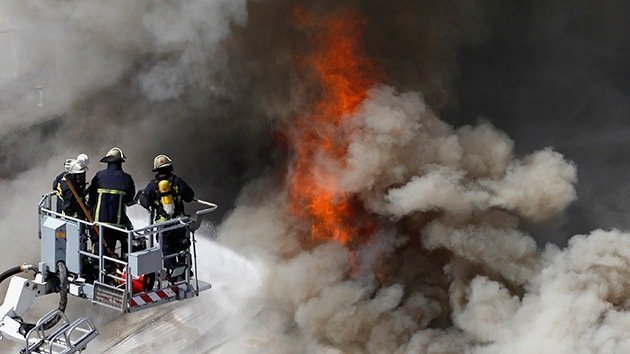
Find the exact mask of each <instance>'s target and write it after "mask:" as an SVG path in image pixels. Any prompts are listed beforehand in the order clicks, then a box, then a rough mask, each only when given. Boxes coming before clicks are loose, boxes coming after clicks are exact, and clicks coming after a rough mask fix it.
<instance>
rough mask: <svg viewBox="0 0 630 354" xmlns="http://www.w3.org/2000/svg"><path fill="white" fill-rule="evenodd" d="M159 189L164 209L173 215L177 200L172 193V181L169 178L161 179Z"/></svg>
mask: <svg viewBox="0 0 630 354" xmlns="http://www.w3.org/2000/svg"><path fill="white" fill-rule="evenodd" d="M158 190H159V191H160V203H161V204H162V207H163V208H164V211H165V212H166V213H167V214H168V215H169V216H172V215H173V214H174V213H175V202H174V201H173V194H172V193H171V183H170V182H169V181H168V180H161V181H160V182H159V183H158Z"/></svg>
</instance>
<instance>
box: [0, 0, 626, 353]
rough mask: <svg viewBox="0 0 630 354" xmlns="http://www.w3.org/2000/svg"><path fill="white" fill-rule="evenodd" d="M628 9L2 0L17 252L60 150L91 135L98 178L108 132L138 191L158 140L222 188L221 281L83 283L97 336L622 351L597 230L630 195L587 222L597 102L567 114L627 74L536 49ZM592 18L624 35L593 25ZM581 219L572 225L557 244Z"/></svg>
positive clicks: (3, 117)
mask: <svg viewBox="0 0 630 354" xmlns="http://www.w3.org/2000/svg"><path fill="white" fill-rule="evenodd" d="M554 4H555V3H554ZM611 6H612V5H611ZM569 7H570V8H569ZM576 9H577V10H576ZM580 9H588V10H589V11H591V12H589V13H592V14H591V15H585V14H584V13H582V12H580V11H581V10H580ZM616 14H617V12H616V11H614V10H612V9H610V8H609V7H607V6H602V7H601V8H599V9H593V8H592V6H590V5H585V3H583V2H579V4H577V5H575V7H573V6H567V5H562V4H555V5H553V4H552V5H549V4H547V3H545V4H542V2H539V1H535V2H533V4H532V5H518V6H517V5H513V4H509V3H507V2H501V1H472V2H471V1H450V2H444V1H437V0H422V1H413V0H402V1H397V2H394V3H392V2H386V1H376V0H369V1H358V0H349V1H344V2H343V4H339V2H338V1H295V0H260V1H221V0H218V1H212V0H186V1H175V2H174V1H166V0H163V1H152V2H147V1H135V2H130V1H123V0H117V1H109V2H101V1H96V0H82V1H78V0H70V1H44V0H34V1H28V2H23V1H17V0H9V1H5V2H3V3H2V4H1V5H0V36H9V35H10V36H12V37H0V50H10V51H11V53H12V54H11V58H17V59H15V60H13V59H6V58H3V59H2V60H0V107H1V108H2V109H1V110H0V121H1V122H2V123H1V126H0V133H2V134H3V136H5V137H6V139H3V141H2V142H0V147H1V150H0V156H2V157H3V159H2V160H3V161H0V178H2V181H1V183H0V185H1V186H2V187H3V188H2V189H1V190H0V200H3V201H4V202H3V204H0V212H1V213H2V215H3V219H2V220H0V229H2V230H4V232H3V233H2V234H1V235H0V238H1V239H2V240H4V241H5V242H7V244H10V245H11V250H9V251H5V252H3V257H4V258H3V259H4V260H5V262H3V264H4V265H5V266H6V267H10V266H13V265H14V264H15V263H21V262H25V261H26V262H37V260H38V254H37V248H36V247H32V245H33V243H34V242H35V241H36V239H35V237H34V236H33V235H35V234H36V225H35V224H33V223H29V222H25V221H24V220H27V219H28V220H35V217H34V215H33V217H32V218H31V217H28V215H29V213H32V212H33V210H34V205H35V204H36V203H37V201H38V198H39V196H40V195H41V194H42V193H44V192H45V191H48V190H49V188H50V186H49V185H50V181H52V179H53V178H54V176H55V175H56V174H57V173H58V172H60V170H61V167H62V164H63V160H64V159H65V158H69V157H74V156H76V155H77V154H78V153H79V152H86V153H88V154H89V155H90V156H91V157H92V164H91V165H90V172H89V174H88V175H89V176H90V174H91V173H93V172H94V171H96V170H98V169H99V167H100V166H98V162H96V161H98V158H99V157H100V156H101V154H103V153H104V152H105V151H107V149H108V148H110V147H111V146H119V147H121V148H122V149H123V150H124V151H125V153H126V154H127V155H128V161H127V163H126V164H125V169H126V170H127V171H129V172H130V173H131V174H132V175H133V176H134V178H135V179H136V184H137V187H138V188H141V187H143V186H144V183H145V182H146V181H148V179H149V178H150V176H151V172H150V170H151V167H152V166H151V162H152V158H153V156H155V155H157V154H160V153H166V154H168V155H169V156H171V157H172V158H173V160H174V166H175V173H177V174H178V175H180V176H182V177H183V178H184V179H186V181H187V182H189V184H190V185H191V186H193V188H194V189H195V191H196V192H197V196H199V197H200V198H202V199H209V200H212V201H214V202H217V203H218V204H219V205H220V207H221V209H220V212H219V213H218V214H217V219H216V221H217V224H218V225H217V227H216V230H214V229H206V230H204V232H202V233H201V234H199V235H198V237H199V238H200V239H201V242H200V249H201V251H200V252H201V256H200V259H199V261H200V272H199V274H198V275H199V276H200V277H201V279H203V280H209V281H211V282H212V283H213V284H214V287H213V289H211V290H209V291H208V292H206V293H202V295H201V296H200V297H199V298H195V299H193V300H188V301H186V302H178V303H176V304H169V305H166V306H161V307H158V308H155V309H150V310H145V311H144V312H140V313H137V314H130V315H125V316H123V317H119V316H117V315H116V314H113V313H112V312H111V311H109V310H102V309H86V308H85V307H84V306H82V304H81V303H80V301H73V302H71V303H70V305H69V311H70V314H71V315H74V316H77V315H78V314H79V313H82V312H84V311H86V312H87V313H88V315H89V316H90V317H91V318H93V319H95V321H96V322H97V324H98V326H99V330H100V332H101V335H100V336H99V337H98V338H97V339H96V340H95V341H94V342H93V343H91V344H90V346H89V347H88V352H105V351H117V352H132V351H133V352H164V353H167V352H173V351H188V352H200V353H201V352H217V353H234V352H238V353H261V352H262V353H296V352H298V353H397V354H403V353H409V354H411V353H432V354H437V353H444V354H445V353H532V352H553V353H571V352H578V353H593V352H602V353H625V352H630V337H629V334H628V333H630V318H629V317H628V309H629V307H630V303H629V300H628V298H629V297H630V293H629V289H630V284H629V282H630V274H629V272H630V264H629V263H630V254H628V253H629V252H630V244H628V243H629V242H630V241H629V240H630V238H629V237H628V235H627V234H626V233H624V232H623V231H620V230H616V229H613V230H611V231H605V230H602V229H596V230H595V231H592V232H588V231H587V230H583V227H584V225H588V226H593V221H592V220H600V221H601V220H603V221H606V220H609V219H611V218H612V219H615V217H614V215H617V214H621V212H616V211H614V210H613V211H611V210H609V209H614V206H615V205H621V206H623V205H625V202H623V203H621V202H620V203H615V202H614V200H613V201H612V202H611V204H612V205H613V207H610V205H608V204H606V205H604V206H601V207H599V208H600V209H598V207H597V206H590V208H592V210H594V211H595V212H594V213H593V214H594V215H599V216H593V217H592V218H590V219H589V220H590V221H589V222H586V221H584V220H578V218H576V210H584V209H585V208H587V207H589V203H590V202H591V199H587V201H586V202H583V201H577V198H578V193H576V189H577V188H586V191H587V192H589V193H588V195H589V196H592V195H594V194H596V193H595V192H593V191H591V190H589V189H588V188H595V186H596V185H595V184H591V183H592V181H593V180H594V178H593V177H592V175H590V174H587V175H586V176H587V178H586V181H587V187H578V184H577V182H578V170H577V166H576V164H575V163H573V162H572V161H571V160H576V159H577V160H580V162H582V161H584V160H585V159H584V157H582V155H583V154H582V153H581V152H583V150H588V149H585V148H584V146H586V147H587V148H589V147H592V145H589V140H588V139H586V137H588V136H589V134H585V133H583V132H584V131H588V132H589V133H590V132H591V130H592V129H591V128H592V126H593V125H596V124H595V123H594V122H595V121H596V120H595V118H593V117H591V116H589V115H578V118H580V119H576V124H574V127H565V126H566V123H565V122H563V118H565V117H567V116H568V117H576V114H574V113H571V112H581V111H588V109H587V108H584V106H588V105H587V104H586V103H584V102H588V101H589V99H593V97H595V98H596V97H601V96H605V97H613V96H614V97H617V100H615V101H614V102H613V103H615V102H618V101H619V102H620V101H623V100H622V99H620V98H619V97H618V96H619V95H618V94H619V92H625V91H624V89H623V88H619V87H620V86H619V85H617V84H614V85H613V84H611V83H609V82H606V80H605V79H602V78H600V76H601V75H599V74H600V73H599V72H597V70H595V69H590V68H592V67H597V66H589V65H585V66H579V67H578V69H579V68H585V67H586V69H589V70H577V69H576V68H575V67H574V66H569V68H570V69H567V70H566V71H565V72H563V73H560V74H557V73H555V72H554V71H553V70H554V68H557V67H558V64H557V63H556V62H555V61H554V60H553V58H555V56H554V55H551V57H550V58H548V57H545V56H544V55H543V54H545V53H547V51H546V50H547V49H548V50H549V51H551V53H556V51H557V52H562V53H564V52H566V51H565V49H567V48H569V49H571V51H570V52H573V53H585V52H588V53H591V52H589V49H584V48H595V50H594V51H595V52H596V53H606V52H607V50H608V49H609V48H611V47H613V48H614V45H615V43H617V42H615V41H614V40H613V39H615V38H621V37H622V36H619V37H617V36H612V35H610V36H609V35H608V34H610V33H608V32H607V31H603V34H601V33H599V31H598V30H597V28H599V27H598V26H600V25H601V23H602V22H606V20H607V19H610V20H612V21H613V23H617V22H619V21H621V20H620V19H624V18H625V17H623V16H622V17H619V15H616ZM599 15H601V16H599ZM598 16H599V17H598ZM615 21H616V22H615ZM576 23H577V24H578V25H579V24H584V23H590V24H591V25H592V26H593V28H590V29H589V28H588V27H586V28H583V27H584V26H582V27H579V26H578V27H575V26H576ZM331 24H332V25H331ZM331 27H332V29H331ZM338 32H339V33H338ZM513 33H514V36H515V37H517V36H519V35H523V38H514V37H512V34H513ZM338 34H341V35H342V37H335V35H338ZM547 35H548V36H550V37H553V38H555V40H554V39H553V38H552V39H549V37H546V36H547ZM346 36H348V37H346ZM572 36H577V37H576V38H578V39H575V38H574V37H572ZM601 37H606V38H613V39H610V41H612V42H611V43H612V44H610V46H609V45H607V44H606V43H608V42H606V43H604V44H599V45H598V46H595V47H593V46H592V44H596V43H599V40H598V39H599V38H601ZM16 38H17V39H16ZM331 38H332V40H331ZM348 38H350V39H348ZM541 38H543V39H544V40H543V39H541ZM5 39H6V41H4V40H5ZM622 39H623V38H622ZM546 41H549V42H550V43H551V44H550V43H547V42H546ZM556 41H558V42H559V43H561V44H559V45H557V46H556V45H554V44H555V43H558V42H556ZM622 42H623V41H622ZM15 43H17V44H15ZM516 43H519V44H516ZM523 43H524V44H523ZM541 43H542V44H541ZM521 45H522V46H523V47H521ZM550 47H553V48H554V49H550ZM556 47H557V48H556ZM322 48H324V49H322ZM505 48H507V49H505ZM331 49H332V50H331ZM527 49H534V50H533V53H532V54H528V55H530V56H528V57H527V58H528V59H529V60H530V62H528V63H523V62H522V59H521V57H522V55H523V52H525V51H526V50H527ZM624 53H625V52H624ZM328 54H332V55H338V57H342V58H343V59H342V60H338V61H334V60H333V59H334V58H330V57H327V56H326V55H328ZM556 54H557V53H556ZM344 55H349V57H348V58H347V57H345V56H344ZM493 55H494V56H493ZM557 55H560V54H557ZM591 55H595V54H592V53H591ZM539 57H540V58H543V59H540V62H537V61H536V60H535V59H538V58H539ZM322 58H323V63H324V64H325V65H323V66H322ZM353 58H354V59H353ZM500 58H511V60H508V59H505V61H501V60H500ZM589 58H590V57H589ZM595 58H599V56H597V55H595ZM615 58H619V57H615ZM560 59H566V57H564V56H562V55H560ZM591 59H592V58H591ZM621 59H623V58H621ZM621 59H620V60H619V62H622V61H623V60H621ZM12 60H13V61H12ZM558 62H559V63H560V65H559V66H562V65H564V64H565V63H567V60H559V61H558ZM586 62H587V63H593V62H596V61H595V60H594V59H593V60H587V61H586ZM625 62H628V61H625ZM530 63H531V65H525V64H530ZM329 64H330V65H329ZM355 64H356V65H355ZM508 64H509V65H508ZM510 65H513V66H510ZM6 67H9V68H11V70H13V71H12V72H11V73H10V75H7V74H6V72H5V71H2V70H5V69H4V68H6ZM614 67H615V68H619V67H618V66H614ZM340 69H341V70H340ZM541 69H544V70H541ZM493 70H494V71H493ZM619 70H621V69H619ZM515 72H518V74H514V73H515ZM539 72H543V73H544V74H545V75H547V76H546V77H545V80H546V81H545V80H543V82H547V83H551V86H552V87H553V88H554V89H553V90H551V91H553V92H556V89H557V88H558V87H559V88H566V86H570V84H567V82H566V81H563V80H565V78H566V77H575V76H574V75H570V74H575V73H576V72H579V73H580V76H579V77H580V78H581V80H583V82H591V81H592V82H595V83H596V84H595V85H594V88H589V90H587V94H583V95H579V97H580V99H581V100H578V101H580V102H581V103H580V104H579V105H578V106H579V107H578V106H573V105H571V102H572V101H574V100H573V99H571V100H570V99H568V98H567V97H565V96H562V97H561V98H563V99H562V100H560V102H557V101H555V100H552V99H550V98H548V99H549V101H545V98H544V97H542V96H545V95H544V94H541V95H540V97H539V96H536V95H537V92H547V91H546V89H541V87H539V86H538V85H543V84H541V83H538V84H535V83H532V82H531V81H528V80H530V79H531V77H536V75H537V74H538V73H539ZM504 74H505V76H504ZM502 80H505V81H502ZM521 81H522V82H525V83H526V84H524V85H523V86H521V85H520V82H521ZM580 82H582V81H580ZM615 82H616V81H615ZM331 87H332V88H331ZM519 87H524V88H523V89H520V88H519ZM615 87H616V89H615V90H612V88H615ZM600 88H609V89H610V90H600ZM626 89H627V87H626ZM336 91H341V92H342V94H338V92H336ZM525 91H527V92H525ZM595 91H597V92H611V91H614V92H616V93H615V94H611V95H607V94H605V93H602V94H601V95H600V93H598V94H595V93H594V92H595ZM626 91H627V90H626ZM529 95H534V96H536V99H535V100H533V101H531V100H528V97H530V96H529ZM569 96H570V95H569ZM551 97H552V98H555V96H553V95H552V96H551ZM572 97H573V96H570V97H569V98H572ZM510 98H512V99H510ZM552 101H553V102H552ZM582 101H584V102H582ZM512 102H516V103H518V104H515V107H509V109H508V108H506V107H507V106H509V105H510V104H511V103H512ZM626 103H627V102H626ZM328 104H332V108H331V106H327V105H328ZM335 105H337V106H335ZM480 106H482V107H481V108H480ZM617 106H618V107H620V108H619V110H620V111H623V107H626V106H627V104H626V105H625V106H624V105H623V104H621V103H619V105H617ZM548 107H553V110H551V111H550V112H552V113H553V114H552V115H551V116H550V113H549V111H547V110H546V109H547V108H548ZM593 110H594V111H597V110H596V109H594V108H593ZM514 111H518V113H514ZM565 111H569V113H570V114H568V115H563V112H565ZM331 112H332V113H331ZM331 115H334V117H332V118H333V119H332V120H327V118H329V116H331ZM556 115H557V117H556ZM596 115H597V114H595V113H593V114H592V116H596ZM479 116H484V118H482V119H478V117H479ZM471 117H472V118H471ZM589 117H590V118H593V119H588V118H589ZM516 118H518V119H516ZM556 118H557V119H556ZM512 119H514V121H511V120H512ZM531 121H535V122H536V123H537V124H531V125H530V124H529V123H530V122H531ZM583 121H586V122H590V123H584V124H582V123H581V122H583ZM541 122H543V123H544V122H547V123H545V124H542V125H538V123H541ZM558 122H562V124H560V123H558ZM560 125H562V127H561V128H559V126H560ZM545 127H550V129H548V130H546V129H545ZM589 127H590V128H589ZM587 128H589V129H591V130H588V129H587ZM620 128H623V124H622V123H621V122H620V121H615V124H614V129H620ZM565 129H566V131H565ZM571 129H574V130H571ZM557 131H561V133H559V134H561V136H563V137H565V139H561V141H563V143H562V144H559V143H558V144H556V143H554V142H555V140H554V137H557V135H554V134H556V133H557ZM621 131H623V130H621ZM528 132H532V133H531V134H529V135H528ZM571 132H580V134H581V135H579V136H580V137H581V138H580V139H575V138H574V137H572V136H571ZM513 136H516V138H517V139H516V140H515V141H513V140H512V138H511V137H513ZM568 136H571V138H570V139H568V138H566V137H568ZM595 138H597V137H595ZM595 138H594V139H595ZM598 139H599V138H597V139H595V140H597V141H600V140H602V139H604V140H605V139H612V140H614V141H616V140H615V139H619V138H618V137H617V136H616V135H615V136H612V137H611V136H610V135H608V134H603V138H602V139H599V140H598ZM573 140H575V141H573ZM312 144H314V145H312ZM550 145H551V146H550ZM553 145H559V146H556V147H554V146H553ZM565 151H568V152H569V153H570V154H569V155H570V158H571V159H569V158H567V157H565V156H566V154H564V152H565ZM610 156H613V157H614V155H610ZM611 159H612V157H611ZM613 160H614V159H613ZM586 163H587V166H589V167H590V166H593V164H590V163H589V160H588V159H586ZM580 167H581V168H582V165H580ZM604 179H606V178H604ZM300 181H301V182H305V181H306V182H308V183H307V184H300V183H299V182H300ZM296 182H297V184H296ZM580 182H581V183H583V181H582V175H580ZM609 184H611V185H612V184H614V183H609ZM577 190H578V191H579V189H577ZM14 191H22V192H21V193H20V194H19V195H17V194H16V193H14ZM304 191H306V193H305V194H306V196H304V195H300V196H299V197H297V198H296V197H295V196H296V195H297V194H299V193H300V192H304ZM318 197H321V198H319V199H308V198H318ZM598 198H599V197H597V198H594V199H595V200H598ZM321 201H324V202H326V203H328V204H326V203H324V205H325V207H324V208H323V209H322V208H320V209H317V212H318V214H317V215H311V214H312V211H314V210H316V207H317V206H318V205H315V204H317V203H319V202H321ZM576 205H577V207H576ZM328 206H333V207H335V208H337V209H334V208H328ZM621 209H622V210H625V209H623V208H621ZM567 210H568V212H567ZM587 210H591V209H587ZM342 212H343V213H342ZM131 213H132V214H134V215H133V217H134V222H135V223H136V224H141V223H142V222H143V221H142V220H143V218H146V215H144V214H143V213H142V212H141V211H140V212H137V211H131ZM585 213H586V212H585ZM589 213H590V211H589ZM342 214H343V215H342ZM613 214H614V215H613ZM25 215H26V217H25ZM611 215H613V216H611ZM18 220H19V222H17V221H18ZM617 220H618V218H617ZM320 221H326V222H328V224H326V225H325V227H321V226H320V225H316V224H317V222H320ZM563 222H564V224H563ZM578 224H579V225H580V226H579V227H577V226H571V225H578ZM567 225H569V226H567ZM616 225H617V224H616ZM597 226H602V227H604V226H607V225H606V224H604V225H597ZM623 226H627V225H621V226H620V227H623ZM335 228H336V229H338V230H333V231H339V232H338V233H334V232H332V231H331V230H332V229H335ZM592 228H595V227H591V229H592ZM567 229H571V230H576V229H579V230H582V231H579V233H580V235H577V236H573V237H572V238H570V240H569V241H568V242H567V241H566V240H567V239H569V237H570V234H567V233H566V232H565V231H566V230H567ZM322 230H323V231H322ZM562 230H565V231H562ZM16 235H31V236H24V237H23V238H22V237H21V236H20V238H17V237H16ZM215 237H216V240H214V239H213V238H215ZM16 239H17V241H15V240H16ZM550 240H554V241H556V242H557V243H558V244H559V246H556V245H554V244H552V243H547V241H550ZM9 241H10V243H9ZM14 241H15V242H14ZM564 243H567V244H566V247H565V245H564ZM25 250H28V251H25ZM25 258H26V259H25ZM38 311H39V312H45V309H42V308H37V309H35V312H38ZM149 324H151V325H149Z"/></svg>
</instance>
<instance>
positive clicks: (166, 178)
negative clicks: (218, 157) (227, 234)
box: [140, 155, 195, 269]
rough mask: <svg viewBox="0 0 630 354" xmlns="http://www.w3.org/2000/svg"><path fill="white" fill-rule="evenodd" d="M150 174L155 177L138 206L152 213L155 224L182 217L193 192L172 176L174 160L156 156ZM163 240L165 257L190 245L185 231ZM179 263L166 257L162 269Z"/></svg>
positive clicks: (173, 232)
mask: <svg viewBox="0 0 630 354" xmlns="http://www.w3.org/2000/svg"><path fill="white" fill-rule="evenodd" d="M153 172H155V177H154V178H153V179H152V180H151V181H150V182H149V183H148V184H147V186H146V188H145V189H144V191H143V192H142V196H141V197H140V204H141V205H142V206H143V207H145V208H147V209H149V210H151V211H152V212H153V215H154V221H155V222H158V223H159V222H164V221H166V220H170V219H174V218H177V217H179V216H184V215H185V212H184V202H188V203H189V202H191V201H192V200H193V198H194V197H195V192H194V191H193V190H192V188H190V187H189V186H188V184H187V183H186V182H185V181H184V180H183V179H181V178H180V177H178V176H176V175H175V174H174V173H173V161H172V160H171V158H170V157H168V156H166V155H158V156H156V157H155V158H154V159H153ZM162 237H163V242H162V243H163V244H162V250H163V252H164V256H167V255H169V254H173V253H176V252H180V251H182V250H185V249H187V248H188V247H189V246H190V240H189V239H188V238H187V235H186V230H184V229H176V230H173V231H167V232H164V234H163V236H162ZM182 262H183V260H182V259H178V260H175V259H174V258H169V259H166V260H165V261H164V266H165V267H166V268H171V269H172V268H174V267H176V266H178V265H181V263H182Z"/></svg>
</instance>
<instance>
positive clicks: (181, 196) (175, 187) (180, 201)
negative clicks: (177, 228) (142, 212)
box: [140, 172, 195, 221]
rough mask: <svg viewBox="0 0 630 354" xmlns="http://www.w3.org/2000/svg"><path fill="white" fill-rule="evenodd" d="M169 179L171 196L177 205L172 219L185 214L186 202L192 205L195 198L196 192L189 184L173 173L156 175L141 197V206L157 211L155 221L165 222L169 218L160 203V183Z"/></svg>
mask: <svg viewBox="0 0 630 354" xmlns="http://www.w3.org/2000/svg"><path fill="white" fill-rule="evenodd" d="M165 179H168V181H169V183H170V184H171V195H172V196H173V202H174V203H175V212H174V213H173V215H172V216H170V217H171V218H176V217H179V216H182V215H185V214H184V202H187V203H190V202H192V200H193V198H194V197H195V192H194V191H193V190H192V188H190V187H189V186H188V184H187V183H186V182H185V181H184V180H183V179H181V178H179V177H178V176H176V175H174V174H173V173H170V172H169V173H166V174H163V173H158V174H156V175H155V178H153V179H152V180H151V181H150V182H149V184H147V186H146V188H144V191H142V196H141V197H140V204H141V205H142V206H143V207H145V208H147V209H153V210H155V218H154V219H155V221H164V220H166V219H168V218H169V216H168V214H166V212H164V209H163V208H162V204H161V202H160V199H161V195H160V191H159V189H158V183H159V182H160V181H161V180H165Z"/></svg>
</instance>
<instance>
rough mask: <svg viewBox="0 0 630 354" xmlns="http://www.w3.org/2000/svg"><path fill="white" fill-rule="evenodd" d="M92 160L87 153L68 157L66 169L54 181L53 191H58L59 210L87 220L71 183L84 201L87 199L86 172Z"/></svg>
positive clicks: (65, 164) (65, 163)
mask: <svg viewBox="0 0 630 354" xmlns="http://www.w3.org/2000/svg"><path fill="white" fill-rule="evenodd" d="M89 162H90V160H89V158H88V156H87V155H86V154H80V155H79V156H77V158H76V159H66V160H65V162H64V168H65V170H64V171H63V172H62V173H60V174H59V175H58V176H57V177H56V178H55V180H54V181H53V186H52V187H53V191H55V192H56V193H57V211H58V212H60V213H62V214H64V215H68V216H71V217H74V218H78V219H83V220H86V215H85V213H84V212H83V210H82V209H81V207H80V205H79V202H78V201H77V199H76V198H75V196H74V194H73V193H72V190H71V188H70V186H69V184H71V185H72V187H73V188H74V189H75V191H76V192H77V195H78V196H79V198H81V199H82V201H84V200H85V189H86V180H85V173H86V172H87V170H88V164H89Z"/></svg>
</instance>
